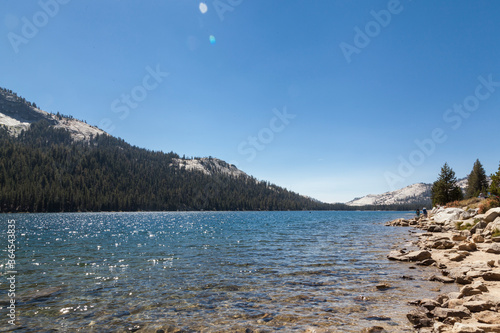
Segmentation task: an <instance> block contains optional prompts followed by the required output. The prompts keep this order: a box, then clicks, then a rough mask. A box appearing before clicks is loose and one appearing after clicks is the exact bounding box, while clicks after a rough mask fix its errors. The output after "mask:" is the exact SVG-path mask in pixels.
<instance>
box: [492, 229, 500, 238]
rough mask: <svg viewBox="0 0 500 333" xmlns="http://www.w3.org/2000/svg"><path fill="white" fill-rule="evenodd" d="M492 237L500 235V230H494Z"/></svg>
mask: <svg viewBox="0 0 500 333" xmlns="http://www.w3.org/2000/svg"><path fill="white" fill-rule="evenodd" d="M491 237H500V230H498V229H495V230H493V233H492V234H491Z"/></svg>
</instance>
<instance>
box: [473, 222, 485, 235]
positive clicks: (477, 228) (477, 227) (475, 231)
mask: <svg viewBox="0 0 500 333" xmlns="http://www.w3.org/2000/svg"><path fill="white" fill-rule="evenodd" d="M487 226H488V222H485V221H479V222H477V223H476V224H474V226H473V227H472V228H470V233H471V234H479V233H481V231H482V230H483V229H484V228H486V227H487Z"/></svg>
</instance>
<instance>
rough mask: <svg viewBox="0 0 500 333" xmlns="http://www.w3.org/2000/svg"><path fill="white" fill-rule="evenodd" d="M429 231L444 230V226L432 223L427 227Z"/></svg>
mask: <svg viewBox="0 0 500 333" xmlns="http://www.w3.org/2000/svg"><path fill="white" fill-rule="evenodd" d="M427 231H428V232H443V228H442V227H441V226H439V225H430V226H429V227H428V228H427Z"/></svg>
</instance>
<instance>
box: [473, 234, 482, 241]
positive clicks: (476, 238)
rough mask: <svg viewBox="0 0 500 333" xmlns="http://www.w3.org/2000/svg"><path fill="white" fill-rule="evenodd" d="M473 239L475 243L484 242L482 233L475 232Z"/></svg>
mask: <svg viewBox="0 0 500 333" xmlns="http://www.w3.org/2000/svg"><path fill="white" fill-rule="evenodd" d="M472 241H473V242H474V243H484V237H483V236H481V235H480V234H474V235H472Z"/></svg>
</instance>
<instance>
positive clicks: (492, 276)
mask: <svg viewBox="0 0 500 333" xmlns="http://www.w3.org/2000/svg"><path fill="white" fill-rule="evenodd" d="M482 277H483V279H484V281H500V272H485V273H484V274H483V275H482Z"/></svg>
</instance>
